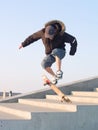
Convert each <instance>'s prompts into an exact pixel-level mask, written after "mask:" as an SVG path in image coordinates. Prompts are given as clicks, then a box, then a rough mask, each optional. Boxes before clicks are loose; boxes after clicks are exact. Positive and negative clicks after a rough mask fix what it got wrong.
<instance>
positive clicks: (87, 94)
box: [71, 91, 98, 97]
mask: <svg viewBox="0 0 98 130" xmlns="http://www.w3.org/2000/svg"><path fill="white" fill-rule="evenodd" d="M71 94H72V95H75V96H85V97H98V92H86V91H84V92H83V91H72V92H71Z"/></svg>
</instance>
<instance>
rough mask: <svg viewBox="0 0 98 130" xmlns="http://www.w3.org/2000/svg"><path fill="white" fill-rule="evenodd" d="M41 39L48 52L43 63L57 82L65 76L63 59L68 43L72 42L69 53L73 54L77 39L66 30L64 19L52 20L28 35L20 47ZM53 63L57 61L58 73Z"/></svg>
mask: <svg viewBox="0 0 98 130" xmlns="http://www.w3.org/2000/svg"><path fill="white" fill-rule="evenodd" d="M39 39H42V42H43V45H44V47H45V53H46V56H45V58H44V59H43V61H42V63H41V65H42V67H43V68H44V69H45V70H46V71H47V72H48V73H49V74H50V75H51V76H52V79H51V82H52V83H53V84H56V83H57V82H58V80H59V79H61V78H62V77H63V71H62V69H61V65H62V64H61V61H62V59H63V58H64V57H65V54H66V49H65V47H66V43H70V52H69V54H70V55H72V56H73V55H75V52H76V50H77V40H76V38H75V37H74V36H72V35H70V34H68V33H67V32H66V27H65V25H64V23H63V22H62V21H59V20H52V21H49V22H47V23H46V24H45V27H44V28H42V29H41V30H39V31H37V32H35V33H33V34H32V35H30V36H29V37H27V38H26V39H25V40H24V41H23V42H22V43H21V45H20V46H19V49H21V48H23V47H26V46H28V45H30V44H31V43H34V42H35V41H37V40H39ZM38 51H40V50H38ZM53 63H56V67H57V68H56V69H57V71H56V73H55V72H54V71H53V69H52V64H53Z"/></svg>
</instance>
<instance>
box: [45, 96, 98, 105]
mask: <svg viewBox="0 0 98 130" xmlns="http://www.w3.org/2000/svg"><path fill="white" fill-rule="evenodd" d="M46 98H47V99H50V100H58V101H60V97H59V96H57V95H46ZM68 98H69V99H70V100H71V101H72V103H77V105H78V104H81V105H82V103H85V104H86V103H87V104H88V103H90V104H94V105H95V104H96V105H98V98H96V97H95V98H94V97H83V96H81V97H79V96H68Z"/></svg>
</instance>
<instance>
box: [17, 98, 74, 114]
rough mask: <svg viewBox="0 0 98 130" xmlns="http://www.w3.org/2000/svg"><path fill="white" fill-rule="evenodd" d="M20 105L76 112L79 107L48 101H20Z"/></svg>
mask: <svg viewBox="0 0 98 130" xmlns="http://www.w3.org/2000/svg"><path fill="white" fill-rule="evenodd" d="M18 102H19V103H21V104H26V105H31V106H32V105H33V106H38V107H44V108H52V109H55V110H56V109H58V110H63V111H70V112H76V111H77V106H76V105H74V104H69V103H61V102H60V101H54V100H48V99H19V100H18Z"/></svg>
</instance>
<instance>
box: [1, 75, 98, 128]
mask: <svg viewBox="0 0 98 130" xmlns="http://www.w3.org/2000/svg"><path fill="white" fill-rule="evenodd" d="M57 87H58V88H59V89H60V90H61V91H62V92H63V93H64V94H66V95H67V96H68V97H69V98H70V100H71V101H72V103H66V102H63V103H62V102H61V101H60V97H58V96H57V95H56V93H54V92H53V90H51V88H49V87H47V89H41V90H38V91H35V92H29V93H24V94H18V95H15V96H12V97H7V98H4V99H0V130H93V129H94V130H98V77H91V78H87V79H83V80H79V81H75V82H72V83H69V84H63V85H61V86H57Z"/></svg>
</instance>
